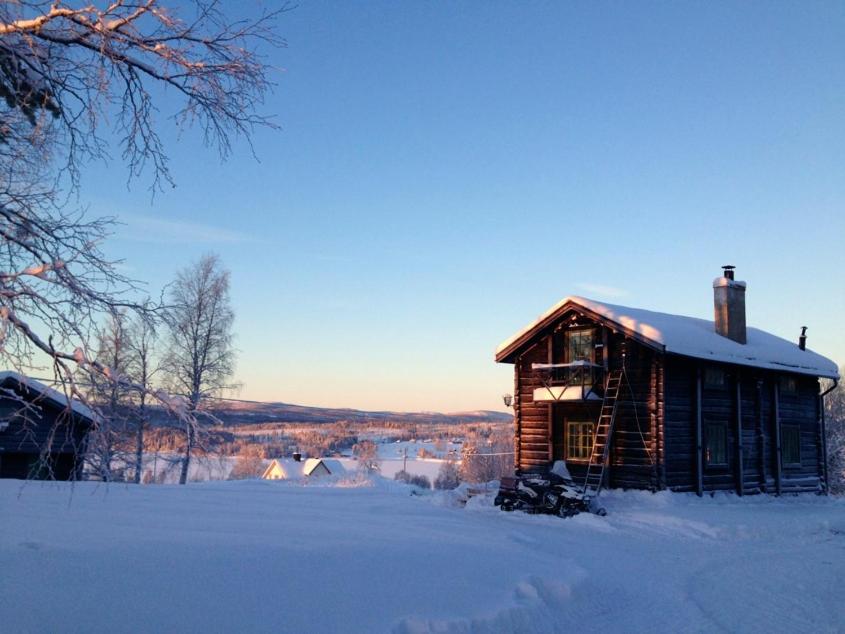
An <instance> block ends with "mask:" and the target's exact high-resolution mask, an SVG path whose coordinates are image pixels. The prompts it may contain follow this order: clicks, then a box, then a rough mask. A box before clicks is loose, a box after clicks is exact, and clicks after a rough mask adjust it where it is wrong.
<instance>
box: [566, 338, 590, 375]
mask: <svg viewBox="0 0 845 634" xmlns="http://www.w3.org/2000/svg"><path fill="white" fill-rule="evenodd" d="M593 350H594V347H593V330H592V328H589V329H581V330H570V331H569V332H567V343H566V352H567V354H568V355H569V358H568V361H569V363H572V362H574V361H589V362H590V363H592V362H593ZM592 376H593V370H592V368H572V369H571V371H570V374H569V377H570V381H571V382H572V383H583V382H586V383H587V384H590V383H592V380H591V378H592Z"/></svg>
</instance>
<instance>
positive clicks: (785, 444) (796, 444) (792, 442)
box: [780, 425, 801, 467]
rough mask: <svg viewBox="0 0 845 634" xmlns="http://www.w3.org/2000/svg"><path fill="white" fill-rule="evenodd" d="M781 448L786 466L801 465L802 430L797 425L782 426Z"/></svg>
mask: <svg viewBox="0 0 845 634" xmlns="http://www.w3.org/2000/svg"><path fill="white" fill-rule="evenodd" d="M780 448H781V458H782V460H783V465H784V466H795V467H800V466H801V430H800V429H799V428H798V427H797V426H796V425H784V426H782V427H781V428H780Z"/></svg>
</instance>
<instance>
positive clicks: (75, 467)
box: [0, 371, 94, 480]
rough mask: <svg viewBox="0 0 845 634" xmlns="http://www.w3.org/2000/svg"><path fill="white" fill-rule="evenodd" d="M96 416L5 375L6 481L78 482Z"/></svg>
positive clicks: (0, 441) (0, 468) (1, 469)
mask: <svg viewBox="0 0 845 634" xmlns="http://www.w3.org/2000/svg"><path fill="white" fill-rule="evenodd" d="M93 426H94V413H93V412H92V411H91V410H90V409H89V408H88V407H86V406H85V405H84V404H82V403H80V402H79V401H77V400H75V399H68V398H67V397H66V396H65V395H64V394H62V393H61V392H59V391H57V390H54V389H52V388H50V387H47V386H46V385H44V384H42V383H40V382H38V381H36V380H34V379H30V378H28V377H26V376H23V375H22V374H18V373H17V372H8V371H7V372H0V478H21V479H25V478H34V479H55V480H75V479H78V478H79V477H80V476H81V474H82V456H83V455H84V453H85V448H86V440H87V435H88V432H89V431H90V430H91V428H92V427H93Z"/></svg>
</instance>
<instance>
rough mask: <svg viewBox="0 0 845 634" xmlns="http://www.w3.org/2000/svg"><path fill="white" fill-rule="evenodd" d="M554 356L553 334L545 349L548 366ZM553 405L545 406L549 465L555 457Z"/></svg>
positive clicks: (550, 334) (550, 335) (552, 361)
mask: <svg viewBox="0 0 845 634" xmlns="http://www.w3.org/2000/svg"><path fill="white" fill-rule="evenodd" d="M554 356H555V336H554V333H553V332H552V333H549V342H548V344H547V348H546V358H547V359H548V362H549V364H552V363H554V362H555V361H554ZM552 407H553V404H552V403H549V404H548V405H546V416H547V417H548V430H549V431H548V434H549V463H551V462H552V461H553V460H554V455H555V440H554V437H553V432H554V430H553V427H552V426H553V425H554V411H553V410H552Z"/></svg>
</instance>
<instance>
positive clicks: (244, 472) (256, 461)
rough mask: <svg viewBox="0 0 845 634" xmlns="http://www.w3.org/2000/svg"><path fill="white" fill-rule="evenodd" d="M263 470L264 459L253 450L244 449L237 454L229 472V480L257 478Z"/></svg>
mask: <svg viewBox="0 0 845 634" xmlns="http://www.w3.org/2000/svg"><path fill="white" fill-rule="evenodd" d="M263 471H264V460H263V459H262V458H261V454H260V453H259V452H257V451H255V450H245V451H243V452H241V453H239V454H238V459H237V460H236V461H235V466H234V467H232V471H230V472H229V480H248V479H249V478H258V477H260V476H261V474H262V472H263Z"/></svg>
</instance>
